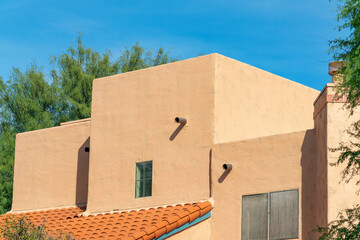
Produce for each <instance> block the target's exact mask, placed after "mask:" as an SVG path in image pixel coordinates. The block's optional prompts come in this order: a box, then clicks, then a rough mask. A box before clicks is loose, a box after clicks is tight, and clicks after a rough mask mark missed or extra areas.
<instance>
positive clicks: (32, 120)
mask: <svg viewBox="0 0 360 240" xmlns="http://www.w3.org/2000/svg"><path fill="white" fill-rule="evenodd" d="M56 92H57V90H56V87H54V86H52V85H50V84H49V83H48V82H47V81H46V80H45V78H44V74H43V73H42V71H41V69H39V68H38V67H37V66H36V65H32V66H31V67H30V68H29V69H28V70H27V71H26V72H25V73H22V72H21V71H20V70H19V69H13V72H12V75H11V77H10V79H9V81H7V82H3V81H2V80H1V79H0V109H1V111H0V212H1V213H3V212H5V211H8V210H9V209H10V208H11V200H12V183H13V164H14V163H13V159H14V150H15V134H16V133H18V132H24V131H31V130H35V129H40V128H46V127H52V126H54V125H56V124H59V122H60V121H61V120H60V119H61V112H60V111H59V109H58V108H59V106H60V105H61V101H59V99H58V94H56Z"/></svg>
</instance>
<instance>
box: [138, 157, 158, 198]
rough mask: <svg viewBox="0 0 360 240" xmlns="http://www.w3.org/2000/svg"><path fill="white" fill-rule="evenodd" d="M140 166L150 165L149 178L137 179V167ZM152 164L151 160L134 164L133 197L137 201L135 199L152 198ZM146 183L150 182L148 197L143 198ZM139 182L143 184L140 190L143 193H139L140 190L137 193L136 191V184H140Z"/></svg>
mask: <svg viewBox="0 0 360 240" xmlns="http://www.w3.org/2000/svg"><path fill="white" fill-rule="evenodd" d="M140 164H144V165H145V164H151V178H143V179H138V166H139V165H140ZM153 167H154V164H153V161H152V160H149V161H143V162H136V163H135V194H134V196H135V199H137V198H146V197H151V196H152V188H153V178H154V177H153V176H154V174H153V172H154V168H153ZM147 181H150V183H151V184H150V195H146V196H145V192H146V185H145V182H147ZM141 182H143V184H144V185H143V186H144V187H143V189H142V191H143V192H141V191H140V190H139V192H138V191H137V186H138V184H140V183H141ZM140 192H141V193H143V194H140ZM138 193H139V194H138Z"/></svg>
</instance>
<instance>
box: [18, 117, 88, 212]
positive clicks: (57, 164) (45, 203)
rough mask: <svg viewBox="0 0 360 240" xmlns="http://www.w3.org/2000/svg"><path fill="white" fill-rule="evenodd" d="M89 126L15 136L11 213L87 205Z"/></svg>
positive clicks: (55, 128)
mask: <svg viewBox="0 0 360 240" xmlns="http://www.w3.org/2000/svg"><path fill="white" fill-rule="evenodd" d="M89 136H90V122H89V121H88V122H83V123H78V124H70V125H66V126H61V127H54V128H48V129H43V130H37V131H32V132H27V133H20V134H17V136H16V147H15V167H14V168H15V169H14V192H13V205H12V211H23V210H29V209H31V210H34V209H45V208H54V207H62V206H74V205H82V204H86V201H87V188H88V168H89V162H88V160H89V153H86V152H85V150H84V149H85V147H87V146H89Z"/></svg>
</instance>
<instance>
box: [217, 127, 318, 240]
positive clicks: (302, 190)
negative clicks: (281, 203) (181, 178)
mask: <svg viewBox="0 0 360 240" xmlns="http://www.w3.org/2000/svg"><path fill="white" fill-rule="evenodd" d="M313 154H314V149H313V132H312V131H302V132H295V133H290V134H282V135H275V136H269V137H264V138H256V139H252V140H245V141H240V142H234V143H224V144H217V145H215V146H214V148H213V151H212V156H213V157H212V163H211V165H212V181H211V182H212V188H211V189H212V190H211V192H212V197H213V199H214V209H213V211H212V221H211V239H214V240H217V239H224V240H231V239H240V238H241V203H242V196H243V195H250V194H258V193H267V192H273V191H282V190H291V189H299V194H300V199H299V201H300V209H299V211H300V215H299V223H300V228H299V229H301V230H300V233H299V235H300V239H310V238H308V235H309V234H311V233H310V232H311V230H312V228H311V226H309V224H308V221H311V219H312V217H313V214H312V211H311V210H312V209H311V206H312V202H311V193H310V192H311V190H312V189H311V188H312V186H313V185H314V182H312V178H309V177H310V176H311V172H309V173H308V172H307V171H308V170H309V169H310V168H311V164H312V161H313ZM225 163H226V164H232V166H233V169H232V170H231V171H230V172H228V171H224V170H223V168H222V165H223V164H225ZM302 236H304V237H302Z"/></svg>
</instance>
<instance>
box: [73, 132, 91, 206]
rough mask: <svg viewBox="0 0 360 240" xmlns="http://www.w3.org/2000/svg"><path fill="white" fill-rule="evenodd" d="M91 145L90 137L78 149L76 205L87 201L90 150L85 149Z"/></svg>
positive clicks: (81, 204)
mask: <svg viewBox="0 0 360 240" xmlns="http://www.w3.org/2000/svg"><path fill="white" fill-rule="evenodd" d="M89 146H90V137H88V139H86V141H85V142H84V143H83V144H82V145H81V147H80V148H79V151H78V163H77V175H76V199H75V204H76V206H83V205H85V204H86V203H87V195H88V178H89V152H86V151H85V148H86V147H89Z"/></svg>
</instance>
